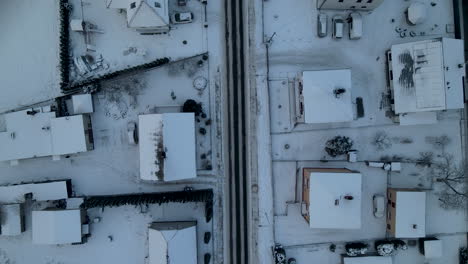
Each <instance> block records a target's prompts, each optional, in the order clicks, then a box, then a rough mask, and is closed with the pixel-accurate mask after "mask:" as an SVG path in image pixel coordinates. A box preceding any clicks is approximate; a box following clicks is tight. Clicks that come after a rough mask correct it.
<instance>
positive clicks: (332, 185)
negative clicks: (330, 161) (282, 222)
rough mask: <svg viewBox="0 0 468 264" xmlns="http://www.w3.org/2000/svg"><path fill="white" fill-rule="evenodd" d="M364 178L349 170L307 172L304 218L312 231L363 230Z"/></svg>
mask: <svg viewBox="0 0 468 264" xmlns="http://www.w3.org/2000/svg"><path fill="white" fill-rule="evenodd" d="M361 178H362V176H361V174H360V173H358V172H354V171H351V170H348V169H325V168H304V169H303V178H302V215H303V216H304V218H305V219H306V220H307V222H309V227H310V228H318V229H359V228H361V203H362V202H361V199H362V183H361V181H362V179H361ZM337 183H339V184H337Z"/></svg>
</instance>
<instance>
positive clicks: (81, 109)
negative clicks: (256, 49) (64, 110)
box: [71, 94, 94, 115]
mask: <svg viewBox="0 0 468 264" xmlns="http://www.w3.org/2000/svg"><path fill="white" fill-rule="evenodd" d="M71 100H72V105H73V114H74V115H77V114H90V113H93V112H94V107H93V96H92V95H91V94H77V95H73V96H72V98H71Z"/></svg>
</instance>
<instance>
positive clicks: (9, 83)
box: [0, 0, 60, 113]
mask: <svg viewBox="0 0 468 264" xmlns="http://www.w3.org/2000/svg"><path fill="white" fill-rule="evenodd" d="M58 21H59V20H58V5H57V1H56V0H43V1H34V0H21V1H15V0H5V1H2V8H1V10H0V32H1V33H0V36H1V37H0V38H1V39H2V44H1V49H0V58H1V62H0V72H1V74H0V83H1V87H2V88H1V92H2V94H1V96H0V113H1V112H4V111H8V110H11V109H14V108H17V107H20V106H27V105H30V104H33V103H38V102H41V101H44V100H48V99H50V98H52V97H55V96H57V95H59V94H60V88H59V85H58V84H59V81H58V80H59V76H58V62H59V58H58V34H59V33H58V28H59V24H58Z"/></svg>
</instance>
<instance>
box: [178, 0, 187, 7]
mask: <svg viewBox="0 0 468 264" xmlns="http://www.w3.org/2000/svg"><path fill="white" fill-rule="evenodd" d="M177 5H179V6H186V5H187V0H177Z"/></svg>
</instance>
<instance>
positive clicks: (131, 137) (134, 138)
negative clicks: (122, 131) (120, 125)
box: [127, 121, 138, 145]
mask: <svg viewBox="0 0 468 264" xmlns="http://www.w3.org/2000/svg"><path fill="white" fill-rule="evenodd" d="M127 136H128V143H130V145H136V144H138V133H137V124H136V123H135V122H133V121H130V122H128V124H127Z"/></svg>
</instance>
